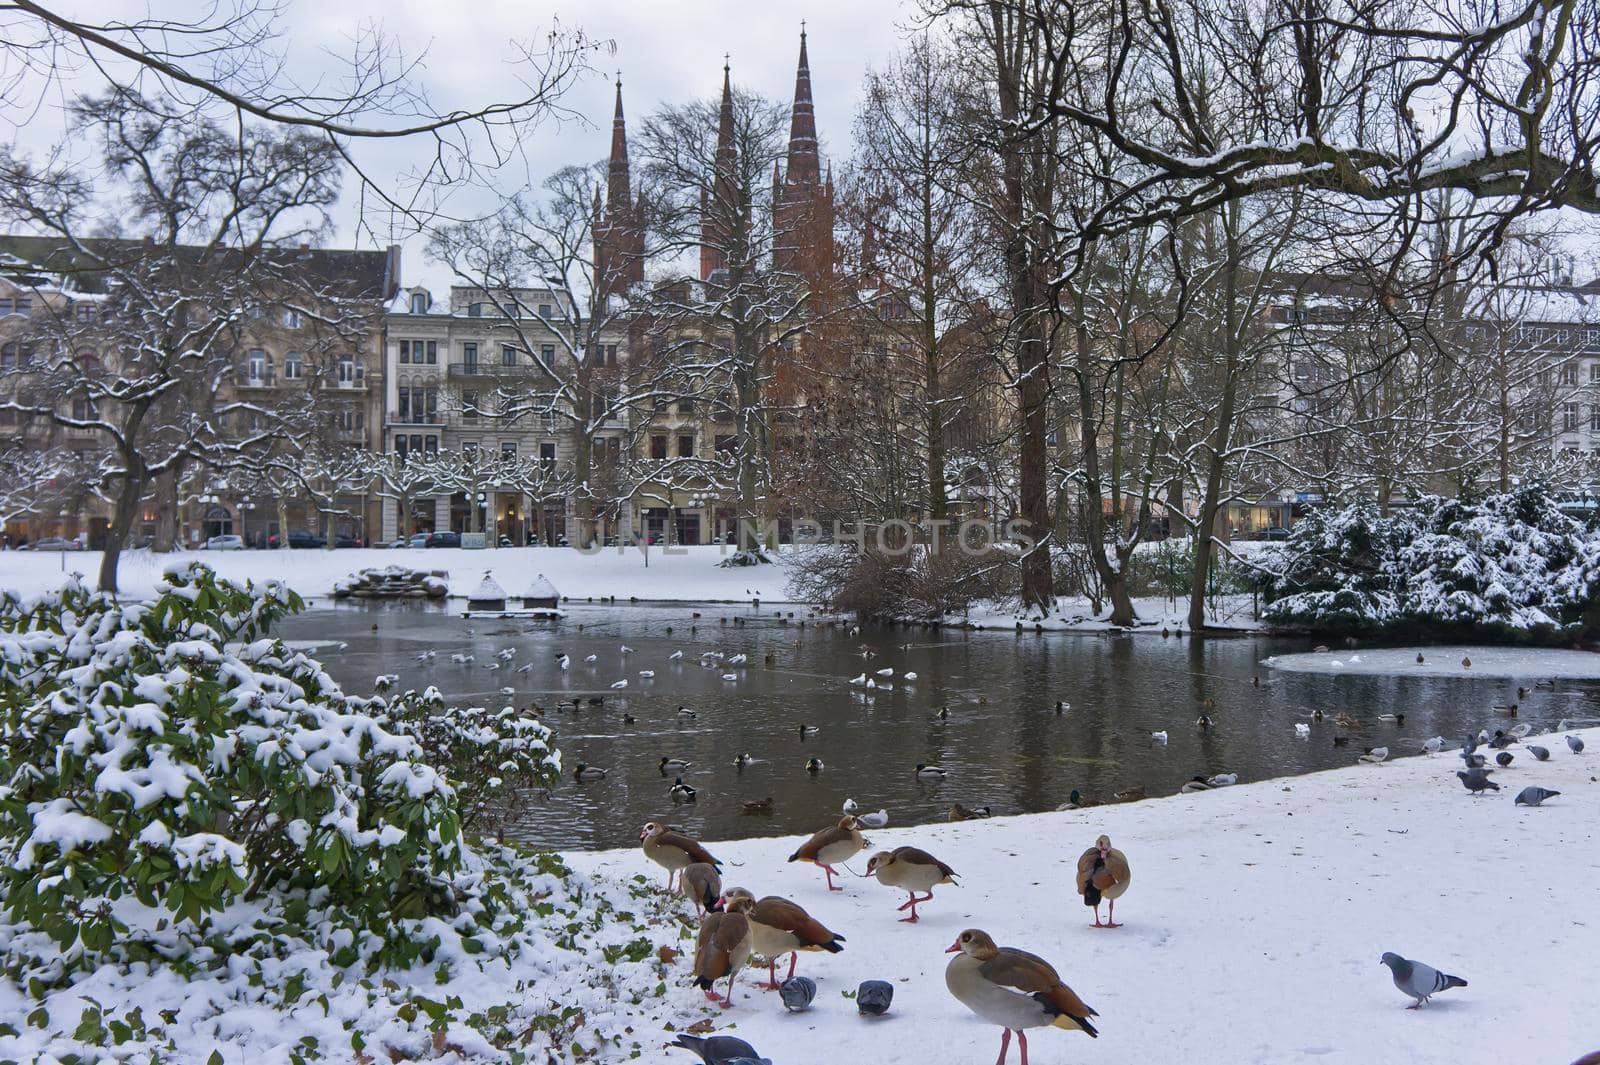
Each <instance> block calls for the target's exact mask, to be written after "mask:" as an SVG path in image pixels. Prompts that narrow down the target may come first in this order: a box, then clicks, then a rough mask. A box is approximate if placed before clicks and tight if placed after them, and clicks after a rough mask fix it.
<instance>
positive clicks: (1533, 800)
mask: <svg viewBox="0 0 1600 1065" xmlns="http://www.w3.org/2000/svg"><path fill="white" fill-rule="evenodd" d="M1560 794H1561V793H1560V792H1559V791H1550V790H1548V789H1546V788H1538V787H1534V786H1532V785H1529V786H1528V787H1526V788H1523V789H1522V790H1521V791H1519V792H1517V797H1516V798H1515V799H1514V800H1512V802H1513V804H1514V805H1516V806H1538V805H1539V804H1540V803H1542V802H1544V801H1545V800H1546V799H1549V798H1553V797H1555V796H1557V795H1560Z"/></svg>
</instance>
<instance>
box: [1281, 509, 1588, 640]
mask: <svg viewBox="0 0 1600 1065" xmlns="http://www.w3.org/2000/svg"><path fill="white" fill-rule="evenodd" d="M1255 565H1256V566H1258V567H1259V568H1260V570H1261V571H1262V573H1263V575H1264V587H1265V592H1266V597H1267V599H1268V600H1269V602H1268V605H1267V607H1266V608H1265V609H1264V610H1263V612H1262V617H1263V618H1264V619H1265V620H1267V621H1275V622H1287V623H1291V624H1300V625H1308V626H1311V627H1313V628H1316V629H1319V630H1332V631H1369V632H1375V631H1398V630H1402V629H1406V630H1410V631H1411V632H1413V633H1418V632H1419V630H1420V634H1422V635H1427V636H1433V637H1446V638H1459V637H1466V638H1475V639H1477V638H1498V639H1511V640H1516V641H1533V642H1552V643H1553V642H1569V641H1572V640H1575V639H1587V638H1593V637H1594V635H1595V634H1596V632H1597V631H1600V533H1597V532H1596V531H1595V530H1594V529H1592V528H1590V527H1589V526H1588V525H1587V524H1585V523H1584V522H1583V521H1581V520H1579V519H1578V518H1577V517H1575V516H1573V515H1570V514H1567V513H1565V512H1564V511H1563V510H1562V509H1561V508H1560V507H1559V506H1558V505H1557V502H1556V500H1555V499H1554V498H1552V497H1551V496H1550V494H1549V493H1548V492H1546V491H1545V490H1543V489H1541V488H1538V487H1529V488H1524V489H1520V490H1518V491H1515V492H1508V493H1504V494H1498V495H1488V496H1484V497H1482V498H1479V499H1446V498H1440V497H1424V498H1422V499H1419V500H1416V501H1415V503H1414V505H1412V506H1410V507H1408V508H1405V509H1403V510H1398V511H1396V512H1395V513H1392V514H1388V515H1384V514H1381V513H1379V511H1378V508H1377V506H1376V505H1374V504H1373V503H1371V502H1370V501H1363V502H1358V503H1354V504H1351V505H1349V506H1345V507H1342V508H1334V507H1326V508H1320V509H1318V510H1315V511H1313V512H1311V513H1310V514H1308V515H1307V516H1306V517H1304V518H1302V519H1301V520H1300V521H1299V522H1297V523H1296V525H1295V527H1294V530H1293V532H1292V533H1291V534H1290V537H1289V539H1288V541H1287V542H1286V543H1285V544H1284V545H1283V546H1282V547H1281V548H1279V549H1277V550H1274V551H1271V552H1264V553H1263V554H1261V555H1259V556H1258V557H1257V558H1256V559H1255Z"/></svg>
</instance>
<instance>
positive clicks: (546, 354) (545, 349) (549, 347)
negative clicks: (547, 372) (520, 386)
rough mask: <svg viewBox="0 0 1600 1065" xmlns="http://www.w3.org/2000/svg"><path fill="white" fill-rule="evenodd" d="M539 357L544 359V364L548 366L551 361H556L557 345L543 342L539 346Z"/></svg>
mask: <svg viewBox="0 0 1600 1065" xmlns="http://www.w3.org/2000/svg"><path fill="white" fill-rule="evenodd" d="M539 358H541V359H543V360H544V364H545V365H546V366H549V365H550V364H551V363H553V362H555V361H556V346H555V345H554V344H541V345H540V346H539Z"/></svg>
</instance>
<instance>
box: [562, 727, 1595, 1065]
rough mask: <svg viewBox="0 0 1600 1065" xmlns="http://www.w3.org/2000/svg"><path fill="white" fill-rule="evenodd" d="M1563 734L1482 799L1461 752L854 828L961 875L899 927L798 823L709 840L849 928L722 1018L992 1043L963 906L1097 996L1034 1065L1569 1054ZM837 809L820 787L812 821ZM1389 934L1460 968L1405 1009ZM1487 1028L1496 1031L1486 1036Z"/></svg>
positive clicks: (616, 856)
mask: <svg viewBox="0 0 1600 1065" xmlns="http://www.w3.org/2000/svg"><path fill="white" fill-rule="evenodd" d="M1485 724H1489V722H1487V721H1486V722H1485ZM1580 735H1583V736H1584V737H1585V739H1586V741H1587V746H1588V752H1589V753H1587V754H1583V755H1573V754H1571V753H1569V752H1568V750H1567V747H1566V744H1565V743H1564V742H1562V740H1561V739H1560V738H1559V737H1551V738H1549V739H1548V740H1545V741H1543V742H1544V744H1545V746H1548V747H1549V748H1550V749H1551V751H1552V760H1551V761H1549V762H1546V763H1536V762H1534V761H1533V760H1532V758H1531V756H1529V755H1528V754H1526V753H1525V752H1522V751H1521V750H1520V749H1516V750H1517V761H1516V763H1515V764H1514V766H1513V768H1510V769H1506V770H1497V771H1496V772H1495V774H1494V776H1493V778H1491V779H1495V780H1498V781H1499V782H1500V784H1501V785H1502V789H1503V790H1501V791H1500V792H1498V793H1490V794H1489V796H1488V797H1485V798H1481V799H1474V798H1473V797H1472V796H1470V795H1469V794H1468V793H1467V792H1466V791H1465V790H1464V789H1463V788H1462V786H1461V784H1460V782H1459V781H1458V780H1457V779H1456V777H1455V772H1456V771H1457V770H1458V769H1460V768H1461V761H1460V759H1459V758H1456V757H1454V756H1452V755H1440V756H1436V757H1432V758H1424V757H1416V758H1406V759H1399V760H1391V761H1390V762H1388V763H1385V764H1383V765H1379V766H1365V765H1363V766H1354V765H1353V766H1352V767H1350V768H1348V769H1340V770H1333V771H1329V772H1323V773H1317V774H1312V775H1308V776H1302V777H1295V778H1285V779H1277V780H1270V781H1262V782H1259V783H1254V784H1247V785H1240V786H1236V787H1232V788H1223V789H1220V790H1215V791H1208V792H1202V793H1198V794H1193V795H1179V796H1173V797H1170V798H1161V799H1152V800H1148V801H1145V802H1138V803H1131V804H1125V805H1116V806H1103V807H1095V808H1091V809H1084V810H1074V811H1064V812H1059V813H1049V814H1035V815H1027V816H1020V817H1010V818H996V819H992V820H983V821H967V822H962V823H959V824H934V825H925V826H920V827H913V828H890V829H886V830H877V831H870V832H868V833H867V835H868V837H869V838H870V839H871V842H872V844H873V847H872V849H880V848H881V849H889V848H893V847H896V846H900V845H915V846H918V847H922V848H924V849H926V850H929V851H931V852H932V853H933V854H934V855H936V856H937V857H939V858H940V859H942V860H944V861H945V862H947V863H949V864H950V865H952V866H953V867H954V868H955V869H956V870H957V872H959V873H961V874H962V877H961V886H960V887H940V888H936V889H935V891H936V896H935V899H934V901H933V902H931V903H929V904H927V905H925V906H922V907H920V913H921V917H922V919H921V921H920V923H918V924H916V925H906V924H900V923H897V918H899V917H901V916H903V914H902V913H898V912H896V911H895V907H896V906H897V905H898V904H899V903H900V902H902V901H904V899H905V895H904V893H903V892H901V893H896V892H894V891H891V890H890V889H888V888H885V887H883V886H881V885H879V884H878V883H877V882H876V881H873V880H865V879H856V878H854V877H851V876H849V875H846V876H844V877H842V878H841V882H842V884H843V886H844V887H845V888H846V890H845V891H844V892H843V893H833V894H830V893H828V892H827V891H826V890H825V888H824V885H823V880H822V876H821V875H820V873H819V872H818V871H817V870H815V869H814V868H812V867H811V866H809V865H801V864H789V863H788V862H787V861H786V858H787V856H788V855H789V854H790V853H791V852H792V851H793V849H794V847H795V846H796V844H797V842H798V841H797V840H796V839H795V838H793V837H784V838H773V839H750V840H742V841H734V842H716V841H712V842H709V843H708V846H709V848H710V850H711V851H712V853H713V854H716V855H717V856H718V857H719V858H721V859H723V861H724V862H725V863H726V868H725V870H724V876H723V880H724V883H725V884H726V885H728V886H735V885H737V886H743V887H747V888H750V889H751V890H753V891H754V892H755V893H756V894H757V895H763V894H769V893H770V894H777V895H783V896H786V897H788V898H791V899H793V900H795V901H796V902H799V903H800V904H801V905H802V906H805V907H806V908H807V909H808V910H809V911H810V912H811V913H812V914H813V915H814V916H816V917H817V918H819V919H820V920H822V921H823V922H824V923H825V924H827V925H828V927H829V928H831V929H832V930H834V931H836V932H838V933H840V934H842V935H843V936H845V937H846V940H847V942H846V949H845V950H844V952H843V953H841V954H838V955H822V954H819V955H805V956H803V958H802V960H801V962H800V972H801V973H802V974H805V975H809V976H811V977H813V978H814V979H816V980H817V982H818V985H819V990H818V993H817V999H816V1003H815V1005H814V1007H813V1008H812V1009H811V1010H810V1011H809V1012H806V1013H801V1014H787V1013H785V1012H784V1010H783V1008H782V1006H781V1005H780V1004H779V1002H778V998H777V996H776V995H775V994H770V993H767V992H762V991H758V990H755V989H754V985H755V983H756V974H755V972H754V971H752V972H751V973H750V974H748V975H747V976H745V977H742V978H741V979H740V983H739V987H738V989H736V1002H735V1006H734V1008H733V1009H731V1010H728V1011H727V1012H726V1013H725V1015H724V1016H723V1017H722V1018H721V1020H722V1022H723V1023H724V1025H725V1026H726V1027H725V1029H724V1030H727V1029H728V1028H731V1029H732V1030H733V1031H735V1032H736V1033H737V1034H738V1035H739V1036H741V1037H743V1038H745V1039H747V1040H749V1041H750V1042H751V1043H752V1044H754V1045H755V1047H756V1048H757V1049H758V1050H759V1051H760V1052H761V1053H762V1054H764V1055H766V1056H768V1057H770V1058H771V1059H772V1060H773V1061H774V1062H775V1063H776V1065H795V1063H807V1062H830V1061H869V1062H874V1063H877V1065H929V1063H933V1062H939V1063H945V1062H949V1063H953V1065H962V1063H968V1065H988V1062H990V1061H993V1060H994V1055H995V1053H996V1051H997V1049H998V1047H997V1044H998V1042H999V1030H998V1029H996V1028H994V1027H992V1026H990V1025H987V1024H985V1023H982V1022H980V1021H979V1020H977V1018H975V1017H974V1016H973V1015H972V1014H971V1013H969V1012H968V1011H967V1010H966V1009H965V1008H964V1007H962V1006H961V1005H960V1004H959V1003H958V1002H956V1001H955V1000H954V999H953V998H952V997H951V996H950V995H949V993H948V992H947V991H946V990H945V987H944V981H943V972H944V967H945V964H946V961H947V960H948V959H947V957H946V956H945V954H944V953H943V951H944V948H946V947H947V946H949V945H950V943H951V942H952V941H953V940H954V938H955V936H956V935H957V934H958V933H959V932H960V930H961V929H963V928H968V927H977V928H982V929H985V930H986V931H988V932H990V933H991V934H992V935H993V936H994V938H995V940H996V941H997V942H999V943H1001V944H1003V945H1010V946H1016V947H1021V948H1023V949H1026V950H1029V951H1032V952H1034V953H1036V954H1039V955H1041V956H1043V957H1044V958H1046V959H1047V960H1049V961H1050V962H1051V963H1052V964H1054V965H1055V966H1056V968H1057V969H1058V970H1059V971H1060V973H1061V975H1062V977H1063V978H1064V979H1065V980H1066V982H1067V983H1068V984H1070V985H1071V986H1072V987H1073V989H1074V990H1075V991H1077V992H1078V994H1079V995H1080V996H1081V997H1082V998H1083V999H1084V1000H1085V1001H1086V1002H1087V1003H1088V1004H1089V1005H1091V1006H1093V1007H1094V1008H1095V1009H1097V1010H1098V1011H1099V1013H1100V1016H1099V1017H1098V1018H1097V1019H1096V1024H1097V1025H1098V1026H1099V1029H1100V1037H1099V1039H1098V1040H1096V1041H1095V1042H1094V1043H1093V1044H1092V1045H1091V1044H1089V1043H1088V1042H1087V1040H1086V1039H1085V1037H1084V1036H1082V1035H1081V1034H1078V1033H1062V1032H1054V1031H1036V1032H1035V1033H1033V1034H1032V1036H1031V1037H1030V1040H1029V1042H1030V1060H1031V1061H1033V1062H1035V1063H1036V1065H1066V1063H1068V1062H1083V1061H1090V1060H1092V1061H1094V1062H1095V1063H1096V1065H1148V1063H1151V1062H1167V1061H1177V1060H1180V1059H1183V1058H1185V1057H1194V1056H1195V1054H1196V1053H1197V1052H1196V1050H1195V1048H1206V1047H1209V1048H1226V1050H1225V1051H1219V1052H1218V1053H1221V1054H1222V1055H1223V1057H1225V1059H1226V1060H1227V1061H1229V1062H1234V1063H1240V1065H1291V1063H1312V1062H1316V1063H1328V1062H1407V1063H1413V1065H1462V1063H1463V1062H1480V1061H1486V1060H1490V1059H1491V1058H1492V1059H1493V1060H1517V1061H1526V1062H1540V1063H1550V1065H1564V1063H1566V1062H1570V1061H1572V1060H1573V1059H1575V1058H1577V1057H1578V1056H1579V1055H1580V1054H1583V1053H1586V1052H1589V1051H1593V1050H1596V1049H1600V1029H1597V1028H1596V1027H1595V1025H1594V1024H1592V1023H1590V1022H1589V1021H1588V1020H1586V1019H1585V1018H1588V1017H1589V1016H1590V1015H1591V1014H1592V1012H1593V1009H1592V1007H1593V1002H1592V994H1591V986H1592V981H1591V980H1590V979H1589V974H1590V973H1591V972H1592V971H1593V964H1594V963H1593V958H1594V957H1595V956H1596V954H1597V952H1600V921H1597V920H1596V919H1595V918H1594V916H1593V909H1594V892H1595V885H1596V884H1597V883H1600V847H1597V846H1596V844H1597V840H1596V834H1597V827H1596V826H1597V823H1600V817H1597V814H1600V782H1597V778H1596V774H1597V773H1600V750H1597V748H1600V730H1590V731H1588V732H1585V733H1581V734H1580ZM1536 742H1537V741H1536ZM1355 753H1359V752H1354V753H1352V756H1351V757H1352V761H1353V760H1354V757H1355ZM903 768H904V770H905V771H909V768H910V767H903ZM897 771H898V770H897ZM1529 784H1538V785H1541V786H1543V787H1546V788H1551V789H1555V790H1558V791H1560V792H1562V795H1561V796H1560V797H1558V798H1555V799H1552V800H1550V801H1549V802H1548V803H1546V805H1545V806H1544V807H1543V808H1541V809H1527V808H1524V807H1519V806H1516V805H1514V804H1513V802H1512V799H1513V797H1514V796H1515V795H1516V794H1517V792H1518V791H1519V790H1520V789H1521V788H1522V787H1523V786H1525V785H1529ZM857 798H858V800H860V801H861V802H862V805H863V807H864V808H868V809H872V808H875V807H876V805H877V804H876V803H874V802H872V801H871V797H870V796H857ZM702 801H704V799H702ZM834 814H835V811H831V810H818V811H817V817H816V821H817V825H818V827H821V826H822V825H824V824H826V823H827V822H828V820H829V819H830V818H831V817H832V816H834ZM892 814H893V811H891V816H892ZM1102 832H1104V833H1107V834H1109V835H1110V837H1111V840H1112V842H1113V844H1114V845H1115V846H1117V847H1118V848H1120V849H1122V850H1123V851H1124V852H1125V853H1126V854H1127V855H1128V858H1129V861H1130V863H1131V865H1132V871H1133V877H1132V884H1131V887H1130V888H1129V890H1128V892H1127V894H1126V895H1124V896H1123V897H1122V899H1121V900H1120V901H1119V902H1118V905H1117V919H1118V920H1119V921H1123V922H1125V927H1123V928H1121V929H1118V930H1115V931H1104V930H1095V929H1093V928H1091V927H1089V923H1090V913H1089V911H1088V909H1087V908H1086V907H1084V906H1083V905H1082V903H1081V901H1080V900H1079V899H1078V898H1077V897H1076V896H1075V895H1074V893H1073V884H1072V880H1073V875H1074V870H1075V867H1076V862H1077V858H1078V855H1079V854H1080V853H1081V852H1082V851H1083V850H1084V849H1085V848H1087V847H1089V846H1090V845H1091V844H1092V843H1093V842H1094V839H1095V837H1096V836H1098V835H1099V834H1100V833H1102ZM569 861H570V862H571V863H572V865H573V866H574V868H577V869H581V870H584V871H586V872H588V873H591V874H593V875H597V876H606V875H615V876H626V875H630V874H633V873H637V872H640V871H645V872H647V873H653V874H657V875H656V882H657V883H658V884H659V882H660V876H659V871H658V870H657V869H655V867H654V866H650V865H649V864H648V863H647V862H646V861H645V859H644V858H643V856H642V855H641V854H640V853H639V851H638V849H637V848H629V849H627V850H619V851H608V852H594V853H588V854H573V855H569ZM865 864H866V856H865V855H861V856H858V857H857V858H856V859H855V860H853V861H851V862H850V863H849V865H850V866H851V868H852V869H854V870H855V871H856V872H858V873H859V872H863V871H864V869H865ZM1102 912H1104V911H1102ZM1389 950H1392V951H1396V952H1398V953H1400V954H1402V955H1404V956H1406V957H1410V958H1417V959H1420V960H1423V961H1426V962H1429V963H1431V964H1434V965H1437V966H1439V967H1440V968H1442V969H1444V970H1445V971H1447V972H1451V973H1456V974H1458V975H1460V976H1462V977H1464V978H1466V979H1467V980H1468V981H1469V985H1470V986H1469V987H1467V988H1464V989H1456V990H1452V991H1450V992H1449V993H1447V994H1444V995H1441V996H1439V997H1438V998H1436V999H1434V1001H1433V1002H1432V1003H1431V1004H1430V1005H1429V1006H1427V1007H1426V1008H1424V1009H1422V1010H1420V1011H1409V1010H1407V1009H1405V1008H1404V1007H1405V1006H1406V1005H1407V1004H1408V1002H1407V1000H1406V999H1405V998H1404V997H1403V996H1402V995H1401V994H1400V993H1399V992H1398V991H1396V990H1395V988H1394V986H1393V984H1392V983H1391V981H1390V977H1389V973H1388V971H1387V970H1386V969H1385V968H1384V967H1383V966H1382V965H1380V964H1379V960H1378V959H1379V955H1381V954H1382V953H1383V952H1384V951H1389ZM680 969H681V966H680ZM764 971H765V970H764V969H763V973H764ZM675 978H676V979H680V980H681V979H683V975H682V973H681V971H680V972H679V973H677V974H675ZM865 979H883V980H888V981H890V982H891V983H893V985H894V987H895V999H894V1004H893V1006H892V1008H891V1010H890V1012H889V1014H888V1015H887V1016H886V1017H885V1018H883V1019H881V1020H868V1019H865V1018H860V1017H858V1016H857V1015H856V1010H855V1008H854V1005H853V1003H852V1002H851V1001H850V1000H849V997H848V996H849V995H851V994H853V993H854V991H855V989H856V987H857V985H858V984H859V982H860V981H862V980H865ZM691 1016H694V1014H686V1015H685V1018H684V1019H688V1018H689V1017H691ZM1488 1030H1492V1031H1493V1032H1494V1044H1495V1046H1496V1047H1497V1048H1499V1049H1496V1050H1494V1051H1492V1052H1490V1057H1488V1058H1486V1057H1485V1053H1486V1051H1485V1044H1484V1038H1485V1037H1484V1033H1485V1031H1488ZM667 1038H668V1037H667V1036H666V1035H665V1034H663V1035H662V1036H661V1042H665V1041H666V1039H667ZM647 1042H648V1040H647ZM1012 1054H1013V1055H1015V1054H1016V1050H1015V1048H1013V1050H1012ZM1208 1054H1209V1055H1210V1056H1209V1057H1208ZM1199 1056H1200V1057H1201V1058H1206V1059H1207V1060H1210V1059H1211V1058H1215V1057H1216V1054H1212V1053H1210V1052H1199ZM662 1060H667V1061H670V1060H674V1059H672V1058H667V1057H665V1056H664V1057H663V1059H662ZM1012 1060H1013V1061H1015V1060H1016V1058H1015V1057H1014V1056H1013V1058H1012Z"/></svg>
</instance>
